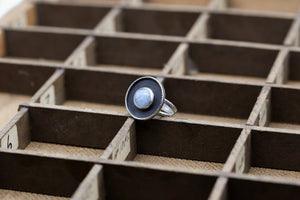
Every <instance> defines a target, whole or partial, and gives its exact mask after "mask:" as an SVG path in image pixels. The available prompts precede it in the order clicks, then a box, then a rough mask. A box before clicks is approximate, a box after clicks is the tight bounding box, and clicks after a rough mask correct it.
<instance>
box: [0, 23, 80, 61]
mask: <svg viewBox="0 0 300 200" xmlns="http://www.w3.org/2000/svg"><path fill="white" fill-rule="evenodd" d="M3 33H4V39H3V42H4V44H3V45H1V43H0V47H2V48H4V50H2V51H3V53H2V57H5V58H14V59H23V60H31V61H41V62H47V61H52V62H63V61H64V60H66V59H67V58H68V56H69V55H71V53H72V52H73V50H74V49H75V48H76V47H77V46H78V45H79V44H80V42H81V41H82V40H83V39H84V36H81V35H72V34H67V33H47V32H38V31H26V30H13V29H5V30H4V31H3ZM0 52H1V50H0Z"/></svg>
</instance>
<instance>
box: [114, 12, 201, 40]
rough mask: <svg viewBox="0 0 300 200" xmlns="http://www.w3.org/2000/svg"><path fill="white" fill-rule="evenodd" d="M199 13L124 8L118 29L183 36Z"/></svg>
mask: <svg viewBox="0 0 300 200" xmlns="http://www.w3.org/2000/svg"><path fill="white" fill-rule="evenodd" d="M199 15H200V13H198V12H195V13H193V12H180V11H162V10H138V9H124V10H122V12H121V16H120V21H119V23H120V30H119V31H122V32H131V33H146V34H157V35H172V36H185V35H186V34H187V33H188V32H189V30H190V29H191V27H192V26H193V24H194V23H195V22H196V19H197V18H198V16H199Z"/></svg>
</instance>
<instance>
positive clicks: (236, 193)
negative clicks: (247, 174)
mask: <svg viewBox="0 0 300 200" xmlns="http://www.w3.org/2000/svg"><path fill="white" fill-rule="evenodd" d="M299 191H300V190H299V185H298V184H287V183H280V182H275V181H270V180H259V179H255V180H251V179H245V178H243V179H241V178H238V177H236V178H230V179H229V181H228V185H227V198H228V199H233V200H238V199H245V200H250V199H258V200H263V199H284V198H289V199H295V200H296V199H298V198H299V195H300V193H299Z"/></svg>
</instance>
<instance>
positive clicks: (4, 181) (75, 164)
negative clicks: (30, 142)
mask: <svg viewBox="0 0 300 200" xmlns="http://www.w3.org/2000/svg"><path fill="white" fill-rule="evenodd" d="M0 160H1V167H0V170H1V171H2V173H0V177H1V178H0V179H1V181H0V182H1V190H0V196H1V197H2V198H1V199H6V198H7V199H9V197H11V198H12V199H16V198H17V197H19V198H20V199H26V198H30V199H45V198H51V199H57V200H58V199H59V200H61V199H68V198H70V197H71V196H72V194H73V193H74V192H75V191H76V188H77V187H78V186H79V184H80V182H81V181H82V180H83V179H84V177H85V176H86V175H87V174H88V172H89V170H90V169H91V168H92V166H93V165H92V164H91V163H87V162H80V161H75V160H63V159H53V158H47V157H40V156H31V155H26V154H13V153H8V152H1V153H0Z"/></svg>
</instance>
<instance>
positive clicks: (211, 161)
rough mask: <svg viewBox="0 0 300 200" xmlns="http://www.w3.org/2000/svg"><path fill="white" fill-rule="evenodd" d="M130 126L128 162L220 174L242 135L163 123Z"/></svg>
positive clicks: (235, 130)
mask: <svg viewBox="0 0 300 200" xmlns="http://www.w3.org/2000/svg"><path fill="white" fill-rule="evenodd" d="M132 126H133V127H132V128H131V130H130V133H131V135H130V137H131V138H130V145H131V147H130V152H129V153H128V156H127V160H133V161H135V162H141V163H145V164H147V165H156V166H160V167H162V168H170V167H171V168H185V169H189V170H191V169H192V170H195V169H198V170H206V171H207V170H208V171H221V170H222V168H223V163H225V161H226V159H227V157H228V155H229V153H230V151H231V149H232V147H233V145H234V144H235V142H236V139H237V138H238V136H239V134H240V133H241V129H239V128H231V127H219V126H212V125H206V124H192V123H184V122H173V121H162V120H150V121H135V123H134V124H133V125H132ZM119 137H121V136H119ZM120 141H122V140H120ZM112 157H113V158H112V159H114V156H113V155H112Z"/></svg>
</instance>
